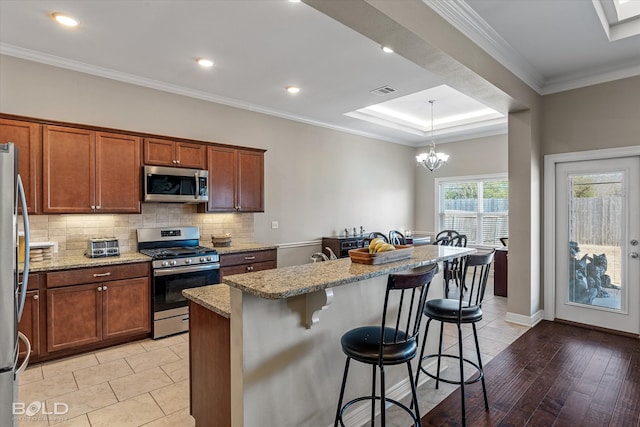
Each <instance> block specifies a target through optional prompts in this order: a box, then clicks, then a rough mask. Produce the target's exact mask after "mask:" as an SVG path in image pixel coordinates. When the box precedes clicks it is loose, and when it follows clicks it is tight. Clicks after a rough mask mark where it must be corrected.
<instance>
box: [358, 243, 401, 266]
mask: <svg viewBox="0 0 640 427" xmlns="http://www.w3.org/2000/svg"><path fill="white" fill-rule="evenodd" d="M394 246H395V247H396V250H395V251H388V252H376V253H373V254H370V253H369V249H368V248H362V249H351V250H350V251H349V258H351V262H355V263H357V264H369V265H377V264H384V263H387V262H393V261H400V260H401V259H407V258H411V255H413V246H411V245H394Z"/></svg>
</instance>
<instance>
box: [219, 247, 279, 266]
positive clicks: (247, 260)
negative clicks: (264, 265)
mask: <svg viewBox="0 0 640 427" xmlns="http://www.w3.org/2000/svg"><path fill="white" fill-rule="evenodd" d="M277 259H278V252H277V250H276V249H268V250H264V251H250V252H240V253H234V254H223V255H220V266H221V267H226V266H230V265H239V264H256V263H259V262H265V261H274V262H275V261H277Z"/></svg>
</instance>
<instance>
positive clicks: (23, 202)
mask: <svg viewBox="0 0 640 427" xmlns="http://www.w3.org/2000/svg"><path fill="white" fill-rule="evenodd" d="M17 187H18V198H19V199H20V206H21V207H22V221H23V223H24V270H23V271H22V290H21V292H22V293H21V295H20V303H19V305H18V322H19V321H20V319H21V318H22V310H24V302H25V300H26V298H27V285H28V283H29V214H28V213H27V198H26V197H25V195H24V186H23V185H22V179H21V178H20V175H18V181H17ZM17 270H18V269H16V274H18V271H17ZM25 339H26V338H25ZM28 341H29V340H27V342H28Z"/></svg>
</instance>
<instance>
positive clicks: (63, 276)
mask: <svg viewBox="0 0 640 427" xmlns="http://www.w3.org/2000/svg"><path fill="white" fill-rule="evenodd" d="M147 276H149V263H146V262H145V263H135V264H119V265H105V266H102V267H92V268H78V269H74V270H65V271H54V272H51V273H47V288H57V287H60V286H69V285H79V284H89V283H98V282H105V281H111V280H120V279H130V278H134V277H147Z"/></svg>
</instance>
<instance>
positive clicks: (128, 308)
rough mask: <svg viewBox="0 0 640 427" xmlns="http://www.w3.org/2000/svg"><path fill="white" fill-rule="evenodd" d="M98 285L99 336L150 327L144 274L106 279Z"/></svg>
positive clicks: (121, 334)
mask: <svg viewBox="0 0 640 427" xmlns="http://www.w3.org/2000/svg"><path fill="white" fill-rule="evenodd" d="M102 288H103V291H102V338H103V339H107V338H116V337H121V336H125V335H134V334H139V333H146V332H150V331H151V311H150V310H151V308H150V307H151V295H150V290H149V279H148V278H146V277H139V278H136V279H126V280H117V281H113V282H106V283H104V284H103V286H102Z"/></svg>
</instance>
